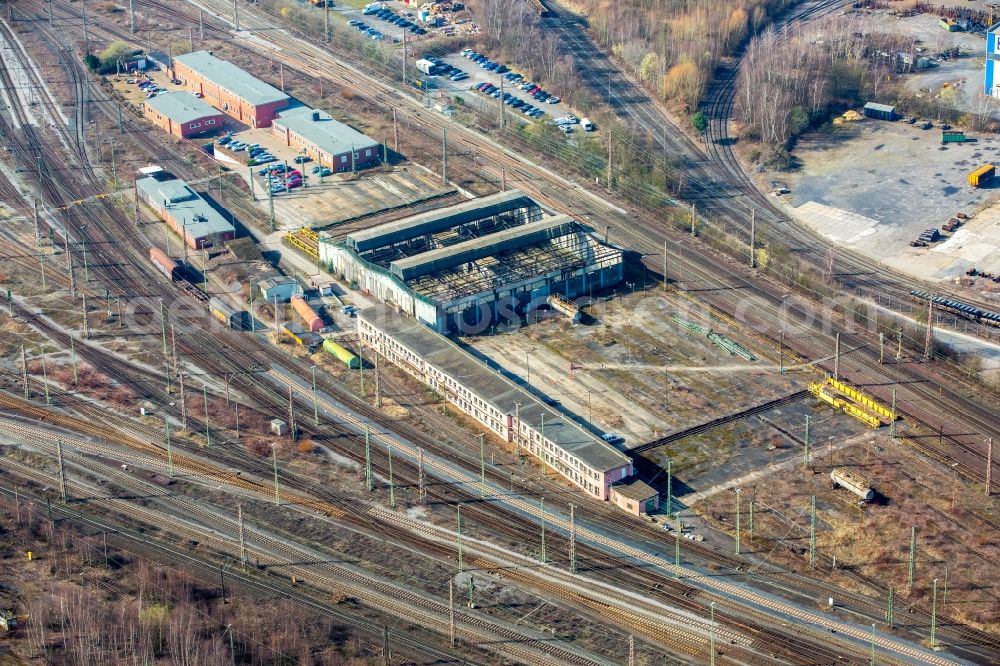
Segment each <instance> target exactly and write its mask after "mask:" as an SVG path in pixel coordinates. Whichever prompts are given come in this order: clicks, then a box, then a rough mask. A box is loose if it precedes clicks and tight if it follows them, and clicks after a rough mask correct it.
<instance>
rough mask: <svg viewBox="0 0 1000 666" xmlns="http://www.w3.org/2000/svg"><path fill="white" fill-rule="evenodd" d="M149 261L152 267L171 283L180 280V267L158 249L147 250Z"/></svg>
mask: <svg viewBox="0 0 1000 666" xmlns="http://www.w3.org/2000/svg"><path fill="white" fill-rule="evenodd" d="M149 260H150V261H151V262H153V265H154V266H156V268H157V269H158V270H159V271H160V272H161V273H163V274H164V275H165V276H167V278H168V279H169V280H171V281H174V282H176V281H177V280H179V279H180V278H181V267H180V265H179V264H178V263H177V262H176V261H174V260H173V259H171V258H170V257H168V256H167V254H166V253H165V252H164V251H163V250H161V249H160V248H158V247H151V248H149Z"/></svg>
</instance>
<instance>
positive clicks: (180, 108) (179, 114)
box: [144, 91, 225, 139]
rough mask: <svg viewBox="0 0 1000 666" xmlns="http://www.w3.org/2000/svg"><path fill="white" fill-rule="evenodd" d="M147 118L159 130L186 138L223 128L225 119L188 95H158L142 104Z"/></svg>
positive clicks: (211, 108)
mask: <svg viewBox="0 0 1000 666" xmlns="http://www.w3.org/2000/svg"><path fill="white" fill-rule="evenodd" d="M144 105H145V109H146V110H145V114H146V118H147V119H148V120H150V121H152V122H153V124H154V125H156V126H157V127H159V128H160V129H162V130H164V131H166V132H168V133H170V134H173V135H174V136H178V137H180V138H182V139H188V138H191V137H193V136H198V135H199V134H205V133H206V132H214V131H217V130H220V129H222V125H223V123H224V122H225V116H224V115H223V114H222V112H221V111H219V110H218V109H216V108H215V107H213V106H211V105H209V104H206V103H205V102H203V101H201V100H200V99H198V98H197V97H195V96H194V95H192V94H191V93H189V92H183V91H182V92H172V93H165V94H163V95H157V96H156V97H153V98H152V99H147V100H146V101H145V102H144Z"/></svg>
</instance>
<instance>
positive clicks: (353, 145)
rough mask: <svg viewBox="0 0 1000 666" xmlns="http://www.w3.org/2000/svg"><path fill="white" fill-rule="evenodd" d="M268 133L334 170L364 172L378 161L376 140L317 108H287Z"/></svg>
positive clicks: (279, 115) (379, 158) (319, 163)
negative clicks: (361, 170) (364, 169)
mask: <svg viewBox="0 0 1000 666" xmlns="http://www.w3.org/2000/svg"><path fill="white" fill-rule="evenodd" d="M271 132H272V133H273V134H274V136H275V137H276V138H277V139H278V140H279V141H281V142H282V143H283V144H285V145H286V146H290V147H292V148H295V149H296V150H297V151H298V152H300V153H302V154H304V155H308V156H309V157H311V158H312V159H313V160H314V161H315V162H316V163H317V164H318V165H320V166H325V167H330V169H332V170H333V171H353V170H356V169H363V168H366V167H370V166H374V165H376V164H378V163H379V161H380V160H381V154H380V146H379V143H378V142H377V141H375V140H374V139H371V138H369V137H367V136H365V135H364V134H362V133H361V132H359V131H357V130H356V129H354V128H353V127H350V126H349V125H345V124H344V123H342V122H340V121H339V120H337V119H335V118H334V117H333V116H331V115H330V114H329V113H327V112H326V111H321V110H320V109H311V108H309V107H308V106H297V107H292V108H290V109H286V110H285V111H282V112H281V113H279V114H278V117H277V118H275V119H274V122H273V123H272V125H271Z"/></svg>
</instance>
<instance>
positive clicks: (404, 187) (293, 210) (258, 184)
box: [241, 163, 454, 230]
mask: <svg viewBox="0 0 1000 666" xmlns="http://www.w3.org/2000/svg"><path fill="white" fill-rule="evenodd" d="M309 169H310V163H306V164H304V165H302V166H301V167H299V170H300V171H303V173H304V174H305V175H307V176H309V175H310V174H309ZM241 173H242V174H243V177H244V179H247V178H248V174H249V172H248V171H247V169H246V168H244V169H243V170H242V171H241ZM312 180H313V181H314V182H309V181H307V183H306V187H304V188H298V189H294V190H292V191H291V192H282V193H281V194H276V195H274V197H273V198H274V216H275V221H276V226H278V227H279V228H280V229H286V230H287V229H298V228H299V227H309V228H311V229H322V228H326V227H330V226H332V225H335V224H338V223H340V222H344V221H346V220H350V219H353V218H356V217H360V216H363V215H371V214H374V213H378V212H380V211H384V210H388V209H392V208H399V207H404V206H410V205H413V204H416V203H419V202H421V201H426V200H428V199H432V198H435V197H439V196H441V195H443V194H445V193H448V192H453V191H454V190H453V189H452V188H443V187H441V185H440V178H437V179H435V178H434V177H433V176H431V175H430V174H429V173H426V172H424V171H423V170H422V169H421V168H420V167H405V166H404V167H396V168H394V169H391V170H385V169H380V170H378V171H370V170H369V171H365V172H360V173H359V175H358V176H357V177H353V176H352V175H351V174H349V173H348V174H335V175H333V176H328V177H326V178H322V179H320V178H317V177H316V176H312ZM254 195H255V197H256V199H257V202H258V205H259V206H260V207H261V209H262V210H264V211H265V212H267V211H268V201H267V191H266V190H265V189H264V187H263V184H262V181H261V179H260V178H259V177H258V176H257V174H256V170H255V171H254Z"/></svg>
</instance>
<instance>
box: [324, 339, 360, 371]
mask: <svg viewBox="0 0 1000 666" xmlns="http://www.w3.org/2000/svg"><path fill="white" fill-rule="evenodd" d="M323 349H325V350H326V351H327V353H329V354H331V355H333V356H336V357H337V358H338V359H339V360H340V361H341V362H343V364H344V365H346V366H347V367H348V368H350V369H351V370H357V369H358V368H360V367H361V359H360V358H358V357H357V356H356V355H354V354H352V353H351V352H349V351H348V350H346V349H344V348H343V347H341V346H340V345H339V344H337V343H336V342H334V341H333V339H331V338H327V339H326V340H324V341H323Z"/></svg>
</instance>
